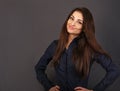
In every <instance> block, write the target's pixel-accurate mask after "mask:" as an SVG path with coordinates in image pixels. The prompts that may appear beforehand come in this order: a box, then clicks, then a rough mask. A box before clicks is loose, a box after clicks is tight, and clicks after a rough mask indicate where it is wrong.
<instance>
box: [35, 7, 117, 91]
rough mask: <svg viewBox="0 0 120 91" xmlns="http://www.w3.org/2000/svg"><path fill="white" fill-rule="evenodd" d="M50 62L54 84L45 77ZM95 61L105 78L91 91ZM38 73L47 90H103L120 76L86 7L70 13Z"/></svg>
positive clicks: (39, 65)
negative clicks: (101, 43) (54, 79)
mask: <svg viewBox="0 0 120 91" xmlns="http://www.w3.org/2000/svg"><path fill="white" fill-rule="evenodd" d="M50 61H52V63H53V64H54V68H55V77H56V81H57V82H55V83H54V82H52V81H50V80H49V79H48V78H47V75H46V74H45V70H46V67H47V65H48V63H49V62H50ZM95 61H96V62H97V63H99V64H101V66H102V67H103V68H104V69H105V70H106V75H105V77H104V78H103V79H102V80H101V81H100V82H99V83H98V84H97V85H96V86H95V87H94V88H93V89H92V90H90V89H88V88H87V83H88V79H89V74H90V69H91V66H92V64H93V62H95ZM35 70H36V73H37V79H38V80H39V81H40V82H41V84H42V85H43V86H44V88H45V90H46V91H104V90H105V89H106V88H107V87H108V86H109V85H110V84H112V83H113V82H114V81H115V79H116V78H117V77H118V75H119V71H118V68H117V67H116V65H115V64H114V63H113V62H112V60H111V57H110V56H109V55H108V54H107V53H106V52H105V51H104V50H103V49H102V48H101V46H100V45H99V44H98V42H97V41H96V38H95V27H94V21H93V17H92V14H91V13H90V11H89V10H88V9H87V8H76V9H74V10H73V11H72V12H71V13H70V14H69V16H68V18H67V19H66V21H65V23H64V25H63V28H62V31H61V33H60V37H59V39H58V40H55V41H53V42H52V43H51V44H50V45H49V47H48V48H47V50H46V51H45V53H44V55H43V56H42V57H41V58H40V60H39V62H38V64H37V65H36V66H35Z"/></svg>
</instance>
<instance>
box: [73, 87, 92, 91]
mask: <svg viewBox="0 0 120 91" xmlns="http://www.w3.org/2000/svg"><path fill="white" fill-rule="evenodd" d="M74 90H75V91H93V90H89V89H87V88H83V87H76V88H74Z"/></svg>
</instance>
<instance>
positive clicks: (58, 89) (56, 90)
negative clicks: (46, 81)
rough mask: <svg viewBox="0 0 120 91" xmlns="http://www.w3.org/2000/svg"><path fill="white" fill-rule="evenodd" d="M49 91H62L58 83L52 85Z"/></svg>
mask: <svg viewBox="0 0 120 91" xmlns="http://www.w3.org/2000/svg"><path fill="white" fill-rule="evenodd" d="M49 91H60V87H59V86H58V85H56V86H54V87H51V88H50V89H49Z"/></svg>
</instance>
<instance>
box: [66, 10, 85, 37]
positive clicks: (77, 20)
mask: <svg viewBox="0 0 120 91" xmlns="http://www.w3.org/2000/svg"><path fill="white" fill-rule="evenodd" d="M82 26H83V15H82V13H81V12H79V11H74V12H73V14H72V15H71V16H70V17H69V19H68V21H67V32H68V33H69V35H74V36H78V35H79V34H80V33H81V31H82Z"/></svg>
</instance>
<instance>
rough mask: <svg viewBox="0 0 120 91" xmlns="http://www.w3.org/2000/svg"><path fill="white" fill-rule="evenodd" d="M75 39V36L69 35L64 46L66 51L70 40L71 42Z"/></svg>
mask: <svg viewBox="0 0 120 91" xmlns="http://www.w3.org/2000/svg"><path fill="white" fill-rule="evenodd" d="M76 37H77V36H74V35H69V37H68V42H67V44H66V49H68V47H69V45H70V43H71V42H72V40H73V39H74V38H76Z"/></svg>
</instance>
